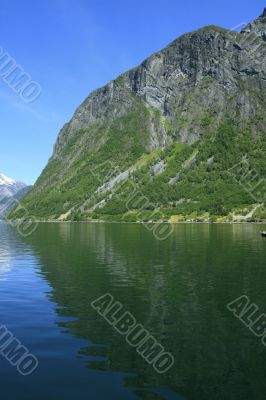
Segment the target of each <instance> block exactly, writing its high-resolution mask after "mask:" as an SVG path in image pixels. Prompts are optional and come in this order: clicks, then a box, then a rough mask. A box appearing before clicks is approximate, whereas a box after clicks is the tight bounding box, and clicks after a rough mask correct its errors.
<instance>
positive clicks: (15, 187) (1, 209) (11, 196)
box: [0, 173, 31, 219]
mask: <svg viewBox="0 0 266 400" xmlns="http://www.w3.org/2000/svg"><path fill="white" fill-rule="evenodd" d="M30 188H31V186H27V185H26V184H25V183H22V182H18V181H15V180H14V179H11V178H8V177H7V176H5V175H4V174H1V173H0V219H1V218H3V217H4V216H5V215H6V214H7V213H8V212H10V211H11V210H12V208H14V207H15V206H16V205H17V201H19V200H21V199H22V198H23V197H24V196H25V195H26V193H28V191H29V190H30Z"/></svg>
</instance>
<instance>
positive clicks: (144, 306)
mask: <svg viewBox="0 0 266 400" xmlns="http://www.w3.org/2000/svg"><path fill="white" fill-rule="evenodd" d="M261 229H262V228H261V226H260V225H255V224H254V225H253V224H249V225H241V224H239V225H229V224H228V225H227V224H225V225H214V224H213V225H212V224H210V225H201V224H182V225H176V226H175V227H174V232H173V233H172V235H171V236H170V237H169V238H168V239H167V240H165V241H158V240H157V239H156V238H155V237H154V236H153V235H152V233H151V232H149V231H148V230H147V229H146V228H145V227H144V226H142V225H136V224H86V223H47V224H46V223H43V224H40V225H39V226H38V229H37V230H36V231H35V232H34V233H33V234H32V235H31V236H29V237H22V236H20V235H19V233H18V232H17V230H16V228H14V227H11V226H9V225H8V224H7V223H1V224H0V240H1V244H0V325H6V326H7V328H8V329H9V330H10V331H11V332H12V333H13V334H14V335H15V336H16V337H17V338H18V339H19V340H20V341H21V342H22V343H23V345H25V346H26V347H27V348H28V349H29V350H30V352H31V353H33V354H34V355H35V356H36V357H37V358H38V360H39V367H38V369H37V370H36V371H35V372H34V373H33V374H32V375H30V376H21V375H20V374H19V373H18V372H17V370H16V368H15V367H13V366H11V365H10V364H9V362H8V361H7V360H6V359H5V358H4V357H2V356H1V355H0V380H1V397H3V399H5V400H15V399H17V398H19V399H21V400H24V399H25V400H26V399H27V400H31V399H32V400H33V399H34V400H35V399H45V400H48V399H51V400H61V399H62V400H68V399H71V400H72V399H76V400H83V399H92V400H137V399H155V400H166V399H170V400H177V399H187V400H205V399H206V400H207V399H208V400H213V399H219V400H220V399H221V400H223V399H227V400H238V399H239V400H240V399H241V400H245V399H247V400H248V399H249V400H250V399H256V400H260V399H264V398H265V393H266V379H265V373H266V362H265V360H266V347H264V346H263V345H262V344H261V341H260V339H259V338H258V337H256V336H255V335H253V334H252V333H251V332H250V331H249V329H248V328H247V327H245V326H244V325H243V324H242V323H241V322H240V321H239V320H238V319H237V318H236V317H234V315H233V314H232V313H230V312H229V311H228V309H227V308H226V305H227V304H228V303H229V302H230V301H232V300H233V299H235V298H237V297H239V296H241V295H243V294H245V295H247V296H248V297H249V298H250V300H251V301H252V302H254V303H256V304H257V305H258V307H259V309H260V312H261V313H263V312H266V290H265V289H266V287H265V286H266V264H265V256H266V241H265V240H263V238H261V236H260V234H259V232H260V230H261ZM105 293H111V294H112V295H113V296H114V298H115V299H116V300H118V301H120V302H121V303H122V305H123V307H124V310H125V311H130V312H131V313H132V314H133V315H134V316H135V318H136V319H137V321H138V322H139V323H141V324H142V325H144V327H145V328H146V329H147V330H148V331H149V332H150V333H151V334H152V335H154V337H155V338H156V339H157V340H158V341H159V342H160V343H161V344H162V345H163V346H164V347H165V349H166V350H167V351H169V352H171V353H172V354H173V356H174V358H175V364H174V366H173V367H172V368H171V369H170V370H169V371H168V372H166V373H165V374H162V375H160V374H158V373H157V372H156V371H155V370H154V369H153V368H152V366H151V365H149V364H148V363H147V362H145V360H143V359H142V358H141V357H140V356H139V355H138V354H137V352H136V351H135V349H134V348H132V347H130V346H129V345H128V344H127V342H126V341H125V338H124V337H123V336H121V335H119V334H118V333H117V332H116V331H115V329H114V328H112V327H111V326H109V325H108V323H107V322H106V321H105V320H104V319H103V318H101V317H100V316H99V314H97V312H96V311H95V310H93V308H92V307H91V305H90V303H91V302H92V301H93V300H94V299H96V298H98V297H99V296H101V295H102V294H105Z"/></svg>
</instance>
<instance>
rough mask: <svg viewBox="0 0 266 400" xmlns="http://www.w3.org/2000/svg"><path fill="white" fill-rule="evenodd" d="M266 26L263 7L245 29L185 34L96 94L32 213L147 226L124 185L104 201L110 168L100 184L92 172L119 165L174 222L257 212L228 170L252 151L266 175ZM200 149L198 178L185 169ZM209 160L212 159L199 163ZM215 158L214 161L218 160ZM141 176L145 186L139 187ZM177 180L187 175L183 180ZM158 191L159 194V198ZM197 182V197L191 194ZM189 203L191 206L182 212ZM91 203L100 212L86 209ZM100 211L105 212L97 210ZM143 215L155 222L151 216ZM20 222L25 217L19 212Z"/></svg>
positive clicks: (72, 127) (46, 174)
mask: <svg viewBox="0 0 266 400" xmlns="http://www.w3.org/2000/svg"><path fill="white" fill-rule="evenodd" d="M265 23H266V21H265V10H264V11H263V13H262V14H261V16H260V17H258V18H257V19H256V20H255V21H253V22H251V23H250V24H248V25H247V26H246V27H245V28H243V30H242V31H241V32H233V31H230V30H227V29H224V28H220V27H215V26H208V27H204V28H201V29H199V30H197V31H193V32H190V33H187V34H184V35H182V36H181V37H180V38H178V39H176V40H174V41H173V42H171V43H170V44H169V45H168V46H167V47H166V48H164V49H162V50H161V51H159V52H156V53H154V54H153V55H151V56H150V57H148V58H147V59H146V60H144V61H143V63H141V64H140V65H139V66H138V67H135V68H133V69H131V70H129V71H127V72H125V73H124V74H122V75H120V76H119V77H118V78H117V79H115V80H113V81H111V82H110V83H108V84H107V85H105V86H103V87H102V88H99V89H97V90H95V91H93V92H92V93H91V94H90V95H89V96H88V97H87V98H86V99H85V100H84V101H83V102H82V104H81V105H80V106H79V107H78V108H77V109H76V111H75V113H74V115H73V117H72V119H71V120H70V121H69V122H68V123H67V124H65V125H64V127H63V128H62V129H61V131H60V133H59V136H58V138H57V141H56V143H55V146H54V150H53V154H52V157H51V158H50V160H49V163H48V165H47V167H46V168H45V170H44V171H43V173H42V174H41V176H40V178H39V179H38V180H37V182H36V185H35V186H34V188H33V190H32V191H31V192H30V193H29V194H28V195H27V196H26V198H25V206H28V207H29V209H30V212H33V213H35V214H37V215H36V216H38V217H40V218H48V219H49V218H51V219H58V218H59V219H65V218H67V219H75V218H79V219H80V218H81V219H91V218H98V219H106V218H110V219H111V220H112V219H113V220H117V219H119V220H120V219H121V218H122V219H123V220H124V219H127V217H126V218H124V217H125V216H126V215H128V214H130V218H131V219H132V220H134V218H135V217H136V218H137V219H138V218H139V215H137V216H136V211H137V210H136V207H135V208H134V207H133V208H132V207H125V204H123V201H124V200H125V199H124V200H122V201H121V198H124V197H125V193H123V189H121V188H120V187H119V184H120V186H121V180H118V184H115V185H114V186H112V188H111V189H109V191H111V193H109V192H106V193H105V195H104V194H103V193H102V194H101V196H100V197H103V198H101V199H99V198H97V195H96V197H95V193H96V194H97V193H98V192H97V190H98V189H99V187H101V186H103V185H104V184H107V187H110V185H108V179H107V178H106V174H105V172H104V171H101V172H100V173H99V176H98V178H99V179H98V186H97V185H96V184H95V181H93V179H92V177H91V176H90V175H91V172H92V171H93V170H94V169H95V168H96V169H97V168H98V170H99V165H101V164H102V163H105V162H107V161H111V162H112V163H113V165H114V166H115V167H117V168H119V173H118V175H117V176H120V175H121V174H122V175H123V174H124V176H125V177H126V178H125V179H123V180H124V181H127V182H128V184H129V183H130V182H131V181H133V182H134V184H135V185H136V186H137V187H139V186H141V187H142V188H144V189H143V191H142V192H144V193H143V194H144V195H146V194H149V195H151V193H152V195H151V201H150V202H151V203H152V204H153V205H154V206H153V207H154V208H155V209H157V210H159V212H158V215H159V218H162V216H163V218H164V219H166V220H171V218H172V217H173V216H176V215H180V214H181V215H183V214H186V215H189V213H193V212H194V213H195V212H196V213H197V215H198V214H199V213H200V214H202V215H203V214H204V213H205V214H209V215H212V216H213V214H214V215H217V216H221V215H222V216H228V215H229V214H230V212H231V213H234V212H235V209H236V208H237V207H238V206H241V207H242V209H246V210H247V211H248V212H247V214H248V215H249V214H250V210H249V208H250V207H252V206H253V205H254V199H251V198H250V199H249V198H248V193H243V200H241V199H240V197H241V196H240V194H239V192H240V186H241V185H239V186H237V185H234V186H232V185H233V182H232V181H230V182H229V180H227V179H225V178H224V177H223V176H222V175H223V174H222V168H225V171H226V170H228V168H229V167H232V165H231V164H232V160H233V159H234V158H240V159H239V162H240V161H241V157H242V158H243V157H244V156H245V152H247V153H251V149H253V148H254V149H253V150H252V151H253V153H254V152H255V153H256V154H257V157H254V154H252V153H251V157H250V158H251V159H250V168H251V169H252V168H253V167H256V170H257V171H258V174H259V175H260V176H265V170H264V164H263V163H264V161H265V158H264V154H265V153H264V152H263V149H264V146H265V123H266V121H265V112H264V110H265V103H266V99H265V92H266V90H265V89H266V73H265V54H266V53H265ZM236 137H237V140H236ZM230 141H231V143H230ZM248 141H250V146H248V145H247V142H248ZM213 143H214V144H213ZM228 143H230V144H231V148H230V144H229V145H228ZM215 146H216V147H215ZM226 146H229V150H230V151H231V152H232V153H234V154H232V157H231V158H232V160H231V159H230V157H229V158H228V162H224V160H221V159H220V158H219V156H220V155H219V154H218V156H217V155H216V154H212V153H215V152H218V153H219V152H220V151H228V148H227V147H226ZM237 146H238V147H239V150H240V151H239V154H238V155H237V154H236V153H237ZM207 150H208V151H207ZM193 151H197V152H198V153H199V156H197V157H196V161H195V163H192V164H191V171H190V170H189V169H188V168H183V167H182V165H184V163H185V162H186V157H187V156H189V154H190V156H191V154H192V153H193ZM230 151H228V155H229V153H230ZM208 152H209V154H207V153H208ZM169 153H170V155H169ZM198 153H197V154H198ZM205 153H206V154H205ZM258 154H259V156H258ZM203 155H204V157H205V156H206V157H207V156H208V158H207V159H206V160H205V159H204V161H203V160H201V161H200V159H201V158H202V157H203ZM240 156H241V157H240ZM212 158H213V160H214V162H213V163H210V162H209V161H208V160H209V159H212ZM188 159H189V157H188ZM187 161H188V160H187ZM203 162H204V163H205V164H204V165H205V167H206V168H205V170H204V172H202V177H203V178H202V181H201V182H199V181H198V180H197V179H198V178H197V179H196V181H193V180H192V182H191V187H189V186H188V184H187V181H189V180H191V176H192V177H193V174H194V175H195V174H196V175H197V174H198V171H199V170H200V169H202V168H203V167H202V165H201V164H200V163H203ZM160 163H161V164H160ZM208 163H209V164H208ZM158 164H159V165H161V167H160V168H161V171H160V173H159V174H158V173H157V174H155V175H154V171H153V172H151V170H152V169H153V167H154V166H155V170H156V165H158ZM172 164H175V165H172ZM211 164H214V167H215V168H216V170H217V171H219V179H221V187H223V186H224V185H225V195H222V193H220V188H217V190H216V192H215V193H214V194H212V195H213V197H217V199H215V201H214V199H213V200H212V201H209V200H208V199H207V192H208V190H207V189H208V188H207V186H208V185H209V184H210V185H213V189H214V188H215V183H213V182H212V183H210V182H209V179H210V178H212V175H215V172H214V171H213V170H212V171H209V169H210V165H211ZM207 167H208V168H207ZM160 168H159V169H160ZM180 168H181V170H180ZM173 169H176V170H177V171H175V173H174V171H173ZM193 169H196V170H197V171H194V170H193ZM128 171H129V172H128ZM217 171H216V173H217V174H218V172H217ZM141 174H142V175H143V176H142V178H143V181H144V183H141V182H140V180H139V175H141ZM171 174H172V175H173V176H170V175H171ZM130 175H134V176H133V177H131V176H130ZM168 175H169V176H168ZM177 175H178V176H179V178H178V179H174V178H176V176H177ZM108 176H109V175H108ZM180 177H181V178H180ZM114 178H115V177H113V179H114ZM106 179H107V181H106ZM109 180H110V179H109ZM169 182H171V185H170V184H169ZM207 182H208V185H207ZM156 185H157V189H159V190H158V191H159V192H160V191H161V192H162V194H161V195H160V196H156V195H155V193H154V192H155V191H156V188H155V186H156ZM193 185H194V186H195V188H197V190H196V193H197V194H196V195H195V194H193V191H192V190H191V188H192V187H193ZM169 186H171V188H169ZM124 187H126V185H124ZM185 187H186V189H184V188H185ZM232 187H234V191H235V193H238V195H237V199H235V200H230V199H229V197H230V196H229V194H230V190H231V189H232ZM148 188H151V193H150V192H149V190H148ZM200 188H201V191H202V194H200ZM229 188H231V189H230V190H229ZM242 189H243V188H242ZM119 191H122V192H121V196H119V200H118V192H119ZM146 192H149V193H146ZM246 192H247V191H246ZM203 194H204V196H203ZM91 196H92V197H93V196H94V197H95V202H94V204H93V201H94V200H91V204H90V202H89V201H88V199H90V198H91ZM165 196H166V197H167V198H166V199H165ZM191 196H192V197H193V196H194V197H195V198H194V199H193V198H191ZM98 197H99V196H98ZM115 197H116V200H115ZM203 197H204V198H203ZM223 197H225V198H223ZM249 197H251V196H249ZM183 198H184V199H185V200H184V201H185V202H186V203H187V207H181V206H180V207H177V206H176V205H175V206H173V204H176V203H177V204H178V202H180V201H181V200H182V199H183ZM188 200H190V201H188ZM184 201H183V202H184ZM191 201H192V203H191ZM252 201H253V203H252ZM84 202H86V204H90V206H91V208H89V209H87V210H85V209H84ZM230 202H231V203H230ZM258 202H259V199H258ZM116 203H119V204H120V206H119V207H120V210H118V209H119V207H118V206H117V204H116ZM189 203H190V206H189ZM216 203H217V204H218V203H220V205H219V206H217V204H216ZM97 204H100V206H99V207H98V208H97V207H96V208H95V205H97ZM179 204H181V203H179ZM193 204H194V206H193ZM199 204H200V206H199ZM230 204H231V209H230ZM262 208H263V207H262ZM195 210H196V211H195ZM263 212H264V211H262V213H263ZM108 213H109V214H108ZM134 213H135V215H134V216H132V215H133V214H134ZM140 213H144V214H145V215H146V217H145V218H148V214H149V209H147V210H146V209H145V210H144V209H143V210H141V211H139V213H138V214H140ZM219 214H221V215H219ZM13 216H19V214H18V215H17V214H16V212H14V213H13Z"/></svg>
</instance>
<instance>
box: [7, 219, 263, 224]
mask: <svg viewBox="0 0 266 400" xmlns="http://www.w3.org/2000/svg"><path fill="white" fill-rule="evenodd" d="M3 222H4V223H6V224H11V223H12V224H13V223H23V222H25V223H29V222H34V223H38V224H54V223H57V224H73V223H75V224H80V223H81V224H85V223H89V224H138V225H143V224H145V225H148V224H149V225H150V224H154V225H155V224H166V225H182V224H185V225H189V224H190V225H192V224H193V225H226V224H227V225H252V224H253V225H255V224H257V225H264V224H266V221H252V222H248V221H242V222H240V221H224V222H216V221H213V222H204V221H199V222H196V221H180V222H168V221H143V222H142V221H136V222H127V221H102V220H94V221H92V220H91V221H58V220H46V221H43V220H27V221H23V220H12V221H8V220H0V223H3Z"/></svg>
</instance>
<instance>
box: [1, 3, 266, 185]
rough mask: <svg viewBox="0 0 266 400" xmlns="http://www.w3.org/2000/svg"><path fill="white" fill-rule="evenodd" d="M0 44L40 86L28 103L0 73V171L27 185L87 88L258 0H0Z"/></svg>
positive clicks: (236, 19) (246, 14)
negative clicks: (189, 32) (34, 98)
mask: <svg viewBox="0 0 266 400" xmlns="http://www.w3.org/2000/svg"><path fill="white" fill-rule="evenodd" d="M0 6H1V11H0V37H1V40H0V46H1V47H2V48H3V50H4V51H5V52H8V53H9V54H10V55H11V56H12V57H13V58H14V59H15V61H16V63H17V64H19V65H21V66H22V67H23V69H24V70H25V71H26V72H27V73H28V74H30V75H31V77H32V79H33V80H35V81H37V82H38V83H39V84H40V85H41V87H42V93H41V96H40V97H39V98H38V99H37V100H36V101H35V102H34V103H32V104H26V103H24V102H23V101H22V100H21V98H20V96H19V94H17V93H14V92H13V90H12V89H11V88H10V87H9V86H8V85H7V84H6V83H5V82H4V81H3V79H2V78H1V77H0V110H1V118H0V135H1V137H0V172H3V173H4V174H5V175H7V176H10V177H12V178H14V179H18V180H21V181H24V182H25V183H28V184H32V183H34V181H35V180H36V179H37V177H38V176H39V175H40V173H41V171H42V169H43V168H44V166H45V165H46V163H47V160H48V159H49V157H50V156H51V153H52V148H53V144H54V142H55V140H56V137H57V135H58V132H59V130H60V128H61V127H62V125H63V124H64V123H65V122H67V121H68V120H69V119H70V118H71V116H72V114H73V112H74V111H75V109H76V108H77V106H78V105H79V104H80V103H81V102H82V101H83V100H84V98H85V97H87V96H88V94H89V93H90V92H91V91H92V90H94V89H96V88H97V87H100V86H102V85H104V84H106V83H108V82H109V81H110V80H112V79H114V78H116V77H117V76H118V75H119V74H120V73H122V72H124V71H126V70H128V69H130V68H132V67H134V66H136V65H138V64H139V63H140V62H141V61H143V60H144V59H145V58H147V57H148V56H149V55H150V54H152V53H154V52H155V51H157V50H160V49H161V48H163V47H164V46H166V45H167V44H168V43H170V42H171V41H172V40H174V39H176V38H177V37H178V36H180V35H181V34H182V33H185V32H188V31H192V30H195V29H197V28H199V27H202V26H204V25H210V24H212V25H220V26H223V27H225V28H233V27H234V26H236V25H238V24H242V23H245V22H249V21H251V20H253V19H254V18H256V17H257V16H258V15H260V14H261V12H262V10H263V8H264V7H265V2H264V1H261V0H252V1H250V0H249V1H247V0H235V1H232V0H230V1H229V0H224V1H213V0H201V1H198V0H187V1H178V0H164V1H161V0H160V1H159V0H134V1H127V0H123V1H122V0H109V1H107V0H93V1H91V0H45V1H36V0H23V1H21V0H13V1H10V0H1V5H0Z"/></svg>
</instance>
